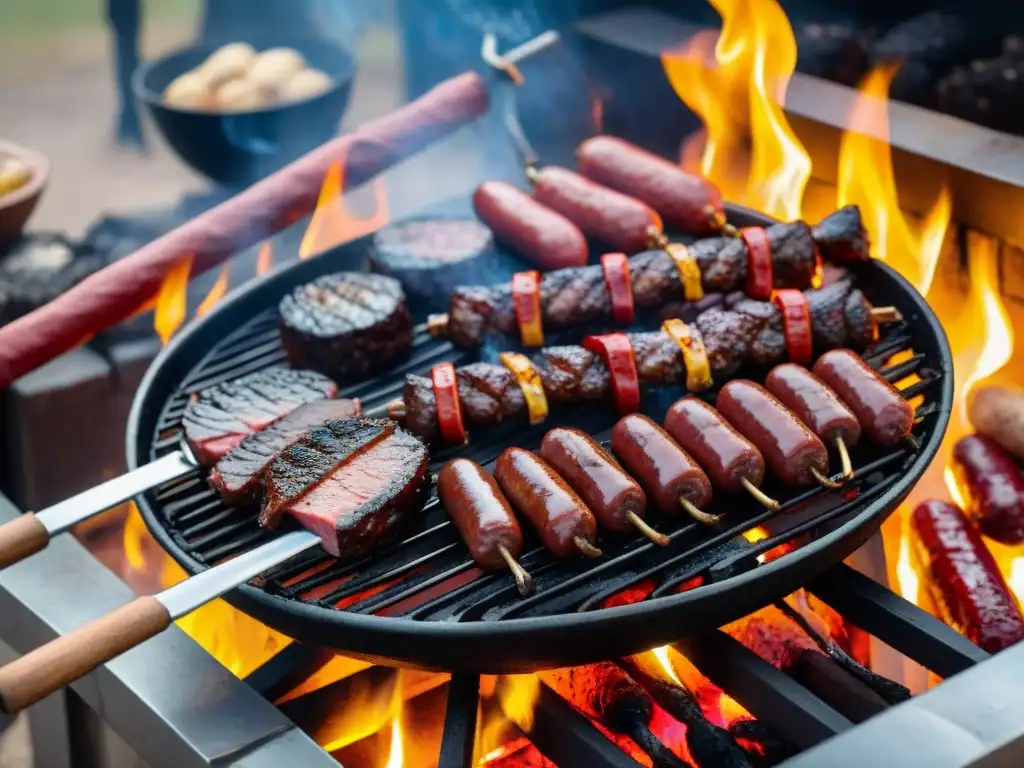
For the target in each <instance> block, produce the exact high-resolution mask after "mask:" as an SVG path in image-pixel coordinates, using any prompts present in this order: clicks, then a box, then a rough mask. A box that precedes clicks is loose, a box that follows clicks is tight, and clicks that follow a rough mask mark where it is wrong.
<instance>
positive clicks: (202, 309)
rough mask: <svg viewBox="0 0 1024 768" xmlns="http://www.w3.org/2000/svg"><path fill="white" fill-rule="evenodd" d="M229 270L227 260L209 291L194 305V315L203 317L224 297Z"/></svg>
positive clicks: (229, 266) (229, 263)
mask: <svg viewBox="0 0 1024 768" xmlns="http://www.w3.org/2000/svg"><path fill="white" fill-rule="evenodd" d="M230 271H231V262H227V263H226V264H224V266H223V267H221V268H220V274H219V275H217V281H216V282H215V283H214V284H213V286H212V287H211V288H210V292H209V293H207V294H206V296H205V297H204V298H203V300H202V302H201V303H200V304H199V306H198V307H196V317H203V316H205V315H207V314H209V312H210V310H212V309H213V308H214V307H215V306H217V302H218V301H220V300H221V299H223V298H224V294H226V293H227V292H228V274H229V272H230Z"/></svg>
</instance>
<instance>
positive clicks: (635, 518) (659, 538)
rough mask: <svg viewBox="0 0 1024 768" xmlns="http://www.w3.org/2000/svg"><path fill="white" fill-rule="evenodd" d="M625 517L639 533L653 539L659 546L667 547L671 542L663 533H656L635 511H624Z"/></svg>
mask: <svg viewBox="0 0 1024 768" xmlns="http://www.w3.org/2000/svg"><path fill="white" fill-rule="evenodd" d="M626 519H627V520H629V522H630V523H632V524H633V526H634V527H635V528H636V529H637V530H638V531H640V533H642V534H643V535H644V536H646V537H647V538H648V539H650V540H651V541H653V542H654V543H655V544H657V545H658V546H659V547H667V546H668V545H669V544H671V543H672V539H670V538H669V537H668V536H666V535H665V534H664V533H658V532H657V531H656V530H654V529H653V528H651V526H649V525H648V524H647V523H645V522H644V519H643V518H642V517H640V515H638V514H637V513H636V512H628V513H626Z"/></svg>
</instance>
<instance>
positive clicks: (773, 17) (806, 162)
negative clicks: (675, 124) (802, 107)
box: [662, 0, 811, 220]
mask: <svg viewBox="0 0 1024 768" xmlns="http://www.w3.org/2000/svg"><path fill="white" fill-rule="evenodd" d="M710 2H711V4H712V5H713V6H714V7H715V10H717V11H718V13H719V14H720V15H721V16H722V31H721V34H720V35H719V36H718V40H717V43H716V44H715V47H714V63H712V62H710V61H709V58H710V57H709V53H710V50H709V49H710V43H711V40H712V39H713V38H712V35H713V33H712V34H711V35H709V34H708V33H703V34H698V35H696V36H695V37H694V38H693V39H692V40H691V42H690V44H689V45H688V46H687V47H686V48H685V49H684V50H682V51H674V52H668V53H666V54H664V55H663V56H662V65H663V66H664V69H665V73H666V75H667V76H668V79H669V82H670V83H671V84H672V87H673V89H674V90H675V92H676V94H677V95H678V96H679V98H681V99H682V100H683V101H684V102H685V103H686V104H687V106H689V107H690V109H691V110H692V111H693V112H694V113H695V114H696V115H697V116H698V117H700V118H701V120H702V121H703V122H704V129H705V144H704V152H703V156H702V159H701V166H700V167H701V171H702V173H703V175H704V176H705V177H706V178H708V179H710V180H711V181H712V182H714V183H715V184H717V185H718V187H719V189H720V190H721V191H722V194H723V195H724V196H725V197H726V198H727V199H729V200H734V201H737V202H741V203H744V204H746V205H748V206H750V207H752V208H756V209H758V210H761V211H763V212H765V213H767V214H769V215H770V216H775V217H778V218H780V219H784V220H792V219H798V218H800V215H801V204H802V200H803V195H804V189H805V188H806V186H807V181H808V179H809V178H810V175H811V159H810V157H809V156H808V154H807V152H806V151H805V150H804V148H803V146H802V145H801V144H800V142H799V141H798V140H797V138H796V135H795V134H794V133H793V130H792V128H791V127H790V125H789V122H788V120H787V119H786V117H785V114H784V113H783V110H782V104H783V103H784V101H785V95H786V89H787V87H788V85H789V80H790V78H791V77H792V75H793V71H794V70H795V69H796V54H797V50H796V38H795V37H794V35H793V29H792V27H791V26H790V24H789V19H787V18H786V14H785V12H784V11H783V10H782V8H781V7H780V6H779V4H778V3H777V2H776V1H775V0H710Z"/></svg>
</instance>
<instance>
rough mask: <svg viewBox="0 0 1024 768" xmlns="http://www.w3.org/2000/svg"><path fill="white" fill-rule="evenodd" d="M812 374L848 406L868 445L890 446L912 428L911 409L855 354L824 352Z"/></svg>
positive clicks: (891, 387) (889, 385)
mask: <svg viewBox="0 0 1024 768" xmlns="http://www.w3.org/2000/svg"><path fill="white" fill-rule="evenodd" d="M814 375H815V376H817V377H818V378H819V379H821V380H822V381H823V382H825V384H827V385H828V386H830V387H832V389H833V390H834V391H835V393H836V394H837V395H839V398H840V399H841V400H842V401H843V402H844V403H846V404H847V405H848V406H849V407H850V410H851V411H853V414H854V416H856V417H857V421H859V422H860V425H861V427H862V428H863V430H864V433H865V434H866V435H867V436H868V439H869V440H870V441H871V442H873V443H878V444H879V445H894V444H895V443H897V442H899V441H900V440H901V439H903V438H904V437H906V436H907V435H909V434H910V431H911V429H913V427H914V407H913V406H912V405H911V404H910V403H908V402H907V401H906V400H904V399H903V398H902V397H901V396H900V393H899V392H898V391H897V390H896V388H895V387H894V386H893V385H892V384H890V383H889V382H888V381H886V380H885V379H883V378H882V377H881V376H879V375H878V373H877V371H875V370H873V369H872V368H871V367H870V366H869V365H868V364H867V363H865V362H864V361H863V360H861V359H860V357H859V356H858V355H857V354H856V353H854V352H851V351H850V350H848V349H834V350H832V351H831V352H826V353H825V354H824V355H822V356H821V357H819V358H818V362H816V363H815V364H814Z"/></svg>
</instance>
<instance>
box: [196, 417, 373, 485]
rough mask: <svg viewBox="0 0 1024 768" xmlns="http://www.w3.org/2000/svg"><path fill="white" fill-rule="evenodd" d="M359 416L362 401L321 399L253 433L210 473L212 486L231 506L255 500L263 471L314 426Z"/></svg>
mask: <svg viewBox="0 0 1024 768" xmlns="http://www.w3.org/2000/svg"><path fill="white" fill-rule="evenodd" d="M359 416H362V411H361V410H360V408H359V401H358V400H317V401H315V402H312V403H306V404H305V405H300V406H299V407H298V408H296V409H295V410H294V411H292V412H291V413H289V414H288V415H287V416H285V417H284V418H281V419H278V420H277V421H275V422H274V423H273V424H271V425H270V426H268V427H267V428H266V429H261V430H260V431H259V432H253V433H252V434H251V435H249V436H248V437H246V438H245V439H244V440H242V442H241V443H239V444H238V446H236V447H235V449H234V450H232V451H231V452H229V453H228V455H227V456H225V457H224V458H223V459H221V460H220V461H218V462H217V466H215V467H214V468H213V469H212V470H211V471H210V485H212V486H213V487H214V488H215V489H216V490H217V491H218V492H219V493H220V495H221V496H222V497H223V498H224V500H225V501H227V502H228V503H230V504H239V503H242V502H246V501H251V500H252V499H254V498H255V497H257V496H258V495H259V490H260V477H261V475H262V474H263V470H264V469H266V467H267V465H269V464H270V462H272V461H273V460H274V459H276V458H277V457H278V455H279V454H280V453H281V451H283V450H285V449H286V448H288V447H289V446H291V445H292V444H294V443H296V442H297V441H298V440H299V439H300V438H301V437H302V436H303V435H305V434H306V433H307V432H309V431H310V430H311V429H312V428H313V427H319V426H322V425H324V424H327V423H328V422H330V421H335V420H337V419H352V418H358V417H359Z"/></svg>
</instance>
